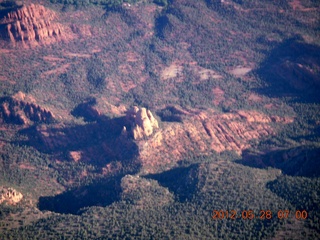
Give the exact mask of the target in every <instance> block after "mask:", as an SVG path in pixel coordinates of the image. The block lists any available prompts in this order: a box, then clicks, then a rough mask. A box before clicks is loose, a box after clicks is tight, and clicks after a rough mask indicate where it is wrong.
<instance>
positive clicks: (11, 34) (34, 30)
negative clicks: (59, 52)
mask: <svg viewBox="0 0 320 240" xmlns="http://www.w3.org/2000/svg"><path fill="white" fill-rule="evenodd" d="M55 18H56V14H55V12H53V11H51V10H48V9H46V8H45V7H44V6H42V5H39V4H30V5H24V6H22V7H21V8H18V9H16V10H15V11H12V12H9V13H8V14H7V15H6V16H5V17H4V18H2V19H1V20H0V25H2V26H3V27H2V29H1V36H2V38H3V39H5V40H9V41H10V42H13V43H15V42H17V41H22V42H25V41H38V42H39V41H43V40H45V39H47V38H52V37H58V36H60V35H61V33H62V27H61V25H60V24H58V23H55V22H54V20H55Z"/></svg>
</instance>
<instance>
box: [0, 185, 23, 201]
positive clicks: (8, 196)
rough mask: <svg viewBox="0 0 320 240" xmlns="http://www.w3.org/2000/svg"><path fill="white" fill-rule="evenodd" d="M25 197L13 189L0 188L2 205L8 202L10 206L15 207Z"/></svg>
mask: <svg viewBox="0 0 320 240" xmlns="http://www.w3.org/2000/svg"><path fill="white" fill-rule="evenodd" d="M22 198H23V195H22V194H21V193H20V192H18V191H16V190H15V189H13V188H5V187H0V204H1V203H3V202H7V203H8V204H9V205H15V204H17V203H18V202H20V201H21V199H22Z"/></svg>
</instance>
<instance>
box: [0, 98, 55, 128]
mask: <svg viewBox="0 0 320 240" xmlns="http://www.w3.org/2000/svg"><path fill="white" fill-rule="evenodd" d="M53 120H54V116H53V114H52V113H51V112H50V111H49V110H47V109H45V108H43V107H40V106H39V105H37V104H35V103H33V102H29V101H28V100H27V99H25V95H24V94H23V93H21V92H20V93H18V94H17V95H15V96H13V97H3V98H1V99H0V122H7V123H15V124H22V125H26V124H30V123H31V122H40V123H50V122H52V121H53Z"/></svg>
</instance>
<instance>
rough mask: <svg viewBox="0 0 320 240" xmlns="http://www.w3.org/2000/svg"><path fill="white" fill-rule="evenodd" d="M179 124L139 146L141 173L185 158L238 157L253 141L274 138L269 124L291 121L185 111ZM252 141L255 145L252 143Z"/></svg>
mask: <svg viewBox="0 0 320 240" xmlns="http://www.w3.org/2000/svg"><path fill="white" fill-rule="evenodd" d="M179 115H180V116H181V117H182V123H176V122H174V123H168V124H166V125H165V126H164V127H163V129H161V130H160V131H158V132H157V133H155V134H154V135H153V136H152V137H151V138H150V139H148V140H147V141H141V142H140V143H139V159H140V162H141V165H142V168H143V170H142V171H144V172H147V173H154V172H157V171H160V169H161V171H162V170H164V168H165V169H169V168H172V166H173V165H174V164H175V163H176V162H177V161H180V160H182V159H185V158H187V157H188V154H189V153H190V152H192V153H193V154H195V155H205V154H207V153H210V152H211V151H214V152H218V153H219V152H223V151H234V152H236V153H237V154H239V155H240V154H241V153H242V151H243V150H245V149H247V148H249V147H250V146H251V144H252V143H253V142H255V141H259V140H260V139H263V138H265V137H267V136H272V135H274V134H276V131H275V130H274V129H273V127H272V125H271V123H277V124H287V123H290V122H292V121H293V118H291V117H278V116H272V117H270V116H267V115H265V114H263V113H259V112H256V111H247V110H240V111H234V112H230V113H222V114H221V113H216V112H213V111H198V112H196V111H188V114H182V111H180V114H179ZM253 140H255V141H253Z"/></svg>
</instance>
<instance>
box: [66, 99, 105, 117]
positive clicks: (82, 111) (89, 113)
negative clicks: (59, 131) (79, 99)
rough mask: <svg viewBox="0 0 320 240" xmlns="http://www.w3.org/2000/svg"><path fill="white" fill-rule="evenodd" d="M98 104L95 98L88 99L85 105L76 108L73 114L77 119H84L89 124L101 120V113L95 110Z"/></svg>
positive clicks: (81, 104)
mask: <svg viewBox="0 0 320 240" xmlns="http://www.w3.org/2000/svg"><path fill="white" fill-rule="evenodd" d="M96 104H97V100H96V99H95V98H88V99H87V100H86V101H84V102H83V103H80V104H79V105H78V106H76V107H75V108H74V109H73V110H72V111H71V114H72V115H73V116H75V117H83V119H84V120H85V121H87V122H92V121H97V120H98V119H99V116H100V114H99V112H98V111H97V110H96V109H94V108H93V106H94V105H96Z"/></svg>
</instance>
